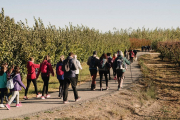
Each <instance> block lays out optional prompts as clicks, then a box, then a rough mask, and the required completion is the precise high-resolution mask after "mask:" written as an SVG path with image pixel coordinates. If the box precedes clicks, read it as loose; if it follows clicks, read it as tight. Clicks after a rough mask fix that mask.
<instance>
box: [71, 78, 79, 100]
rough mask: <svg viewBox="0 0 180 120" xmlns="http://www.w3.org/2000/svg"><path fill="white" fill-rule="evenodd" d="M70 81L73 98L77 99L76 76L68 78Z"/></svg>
mask: <svg viewBox="0 0 180 120" xmlns="http://www.w3.org/2000/svg"><path fill="white" fill-rule="evenodd" d="M69 80H70V82H71V86H72V89H73V92H74V99H75V100H76V99H78V97H79V96H78V92H77V89H76V78H70V79H69Z"/></svg>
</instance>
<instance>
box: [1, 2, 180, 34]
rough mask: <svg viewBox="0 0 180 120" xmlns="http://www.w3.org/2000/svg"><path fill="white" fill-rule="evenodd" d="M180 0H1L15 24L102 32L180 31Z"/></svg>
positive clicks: (2, 5) (6, 12)
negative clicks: (36, 21) (37, 21)
mask: <svg viewBox="0 0 180 120" xmlns="http://www.w3.org/2000/svg"><path fill="white" fill-rule="evenodd" d="M179 6H180V0H0V8H2V7H3V8H4V10H5V15H6V16H10V17H13V18H14V19H15V21H16V22H17V21H19V20H22V21H25V19H27V20H28V25H29V26H33V24H34V18H33V16H35V18H37V19H38V18H39V17H40V18H41V19H42V21H43V23H44V25H45V26H47V25H48V24H49V23H51V24H52V25H55V26H56V27H61V28H64V27H65V25H67V26H68V25H69V22H71V23H72V24H73V25H74V26H76V25H77V24H78V25H81V24H82V25H84V26H88V27H89V28H95V29H99V31H101V32H106V31H109V30H111V31H113V28H114V27H115V28H116V29H118V30H120V29H121V28H122V29H129V28H130V27H131V28H132V29H137V28H142V27H145V28H150V29H155V28H156V27H158V28H172V27H173V28H177V27H179V23H180V7H179Z"/></svg>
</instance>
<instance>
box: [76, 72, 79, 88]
mask: <svg viewBox="0 0 180 120" xmlns="http://www.w3.org/2000/svg"><path fill="white" fill-rule="evenodd" d="M78 75H79V74H76V86H77V83H78Z"/></svg>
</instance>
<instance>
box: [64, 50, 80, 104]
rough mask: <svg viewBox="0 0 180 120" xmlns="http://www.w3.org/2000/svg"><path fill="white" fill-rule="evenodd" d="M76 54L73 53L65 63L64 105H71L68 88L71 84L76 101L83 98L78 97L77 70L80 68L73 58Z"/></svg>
mask: <svg viewBox="0 0 180 120" xmlns="http://www.w3.org/2000/svg"><path fill="white" fill-rule="evenodd" d="M73 56H74V54H73V53H72V52H71V53H69V56H68V57H67V59H66V60H64V62H63V71H64V92H63V103H64V104H66V103H69V101H67V98H68V87H69V84H70V83H71V86H72V89H73V92H74V98H75V101H79V100H80V99H81V98H80V97H79V96H78V92H77V89H76V70H77V69H78V66H77V65H76V62H75V59H74V58H73Z"/></svg>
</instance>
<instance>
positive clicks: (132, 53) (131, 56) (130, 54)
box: [129, 50, 134, 62]
mask: <svg viewBox="0 0 180 120" xmlns="http://www.w3.org/2000/svg"><path fill="white" fill-rule="evenodd" d="M129 56H130V61H131V62H133V59H134V52H133V50H130V52H129Z"/></svg>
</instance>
